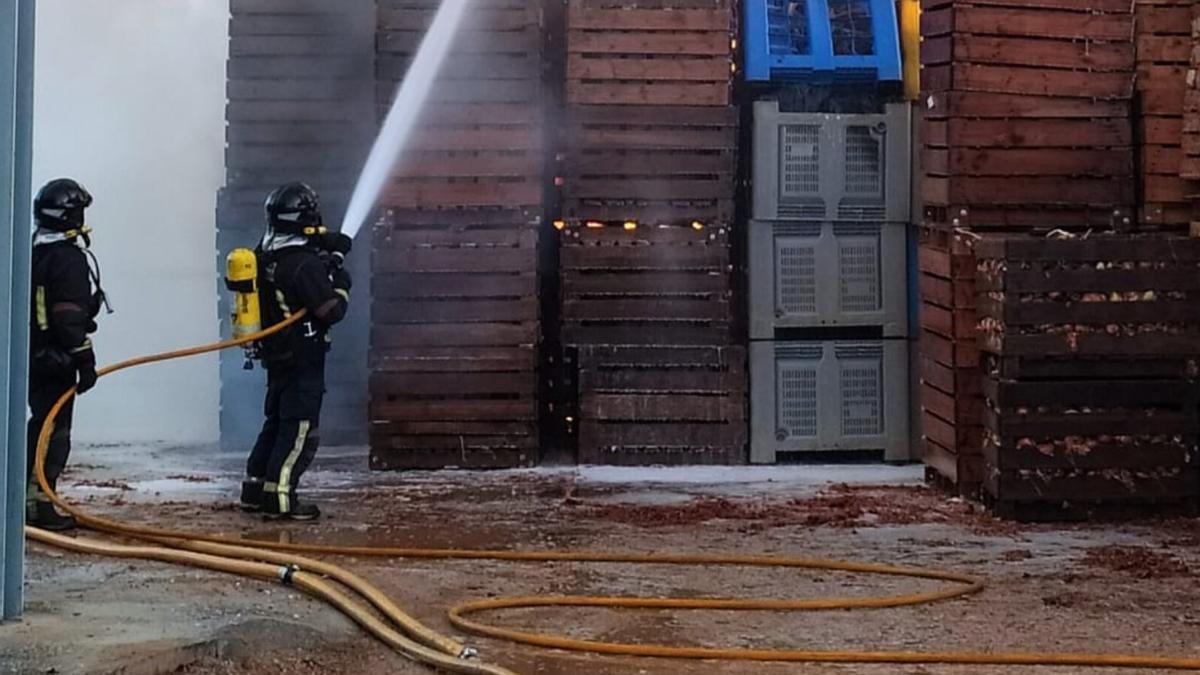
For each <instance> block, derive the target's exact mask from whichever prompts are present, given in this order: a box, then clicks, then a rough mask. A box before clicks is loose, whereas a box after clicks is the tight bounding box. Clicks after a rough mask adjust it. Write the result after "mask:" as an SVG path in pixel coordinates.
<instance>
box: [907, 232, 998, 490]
mask: <svg viewBox="0 0 1200 675" xmlns="http://www.w3.org/2000/svg"><path fill="white" fill-rule="evenodd" d="M970 242H971V240H970V238H967V237H964V236H962V235H958V234H955V233H953V232H950V231H948V230H944V229H934V228H923V229H922V231H921V241H920V244H919V249H918V256H919V262H918V267H919V278H918V286H919V288H918V291H919V294H920V303H921V306H920V315H921V332H920V339H919V347H920V364H919V368H920V371H919V374H920V393H919V404H920V406H921V429H922V431H921V434H922V439H923V450H924V461H925V464H926V466H927V467H929V470H930V471H932V472H934V473H935V474H936V476H937V477H940V479H941V480H942V481H944V482H946V483H948V484H949V485H951V486H953V489H954V490H955V491H956V492H958V493H959V494H963V495H969V496H973V495H975V494H977V493H978V491H979V487H980V485H981V483H982V479H983V475H982V456H981V454H980V446H981V443H982V433H983V428H982V408H983V397H982V393H981V388H980V372H979V367H978V365H979V350H978V347H977V346H976V339H975V323H976V322H975V290H974V272H975V262H974V257H973V253H972V251H971V248H970Z"/></svg>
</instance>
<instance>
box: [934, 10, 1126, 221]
mask: <svg viewBox="0 0 1200 675" xmlns="http://www.w3.org/2000/svg"><path fill="white" fill-rule="evenodd" d="M922 5H923V7H924V10H925V11H924V13H923V15H922V18H921V26H922V34H923V36H924V42H923V43H922V46H921V59H922V63H923V64H924V70H923V72H922V86H923V88H924V90H925V94H926V96H927V98H926V101H927V110H926V111H925V124H924V128H923V131H922V138H923V140H924V144H925V149H924V152H923V155H922V169H923V172H924V175H923V176H922V186H921V193H922V197H923V199H924V203H925V208H926V222H927V223H930V222H937V223H942V224H949V223H950V221H951V220H954V219H957V220H958V222H959V225H961V226H965V227H972V228H1017V229H1025V228H1038V229H1053V228H1060V227H1084V226H1091V225H1097V224H1099V225H1109V224H1115V225H1117V226H1119V227H1120V226H1129V225H1131V224H1132V214H1131V212H1130V209H1131V207H1132V205H1133V203H1134V186H1135V180H1134V173H1133V166H1132V160H1131V158H1132V156H1133V154H1132V151H1131V148H1132V146H1133V125H1132V118H1131V115H1130V101H1131V99H1132V97H1133V79H1134V78H1133V73H1134V45H1133V37H1134V16H1133V12H1132V9H1131V5H1130V3H1129V2H1128V1H1127V0H1078V1H1071V2H1068V1H1066V0H1050V1H1048V2H1039V3H1029V2H1021V1H1019V0H995V1H992V0H986V1H972V0H923V2H922Z"/></svg>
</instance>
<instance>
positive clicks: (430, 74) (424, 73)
mask: <svg viewBox="0 0 1200 675" xmlns="http://www.w3.org/2000/svg"><path fill="white" fill-rule="evenodd" d="M466 8H467V0H444V1H443V2H442V4H441V6H440V7H439V8H438V11H437V14H436V15H435V16H434V18H433V23H432V24H430V26H429V30H428V31H427V32H426V33H425V37H424V38H422V40H421V46H420V47H419V48H418V49H417V55H416V57H415V58H414V59H413V62H412V65H411V66H409V68H408V72H407V73H406V74H405V76H404V81H403V82H402V83H401V84H400V89H399V91H398V92H397V93H396V100H395V101H394V102H393V103H392V108H391V110H390V111H388V115H387V118H386V119H385V120H384V123H383V130H382V131H380V133H379V138H378V139H376V141H375V146H374V147H373V148H371V154H370V156H369V157H367V164H366V166H364V167H363V170H362V174H361V175H360V176H359V179H358V184H357V185H356V186H355V187H354V193H353V194H352V196H351V197H350V207H349V208H348V209H347V210H346V217H345V219H344V220H343V221H342V232H343V233H344V234H347V235H349V236H351V237H353V236H355V235H357V234H358V231H359V229H360V228H362V226H363V224H364V223H365V222H366V221H367V219H368V218H369V217H370V215H371V211H373V210H374V208H375V203H376V202H378V201H379V195H380V194H381V193H382V192H383V189H384V187H385V186H386V185H387V182H388V178H389V177H390V176H391V173H392V170H393V169H394V168H395V165H396V161H397V160H398V159H399V157H400V151H401V150H402V149H403V148H404V144H405V142H407V140H408V136H409V134H411V133H412V130H413V127H414V126H415V125H416V122H417V118H418V117H419V115H420V113H421V107H422V106H423V105H424V103H425V99H426V98H428V97H429V92H430V90H431V89H432V88H433V81H434V78H435V77H436V76H437V72H438V70H439V69H440V68H441V66H442V62H443V61H445V59H446V55H447V54H449V52H450V46H451V45H452V44H453V42H454V39H453V38H454V35H455V34H456V33H457V31H458V24H459V23H460V22H461V21H462V18H463V16H464V15H465V14H466Z"/></svg>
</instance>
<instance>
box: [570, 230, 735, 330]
mask: <svg viewBox="0 0 1200 675" xmlns="http://www.w3.org/2000/svg"><path fill="white" fill-rule="evenodd" d="M559 255H560V269H561V274H562V279H561V282H562V302H563V304H562V341H563V344H566V345H676V346H678V345H716V346H728V345H729V344H731V340H732V339H733V335H732V322H733V310H732V309H731V307H730V301H731V297H730V296H731V290H730V268H729V265H730V258H729V241H728V232H727V231H726V230H725V229H724V228H718V227H705V228H702V229H699V230H696V229H693V228H683V227H669V228H659V227H648V226H642V227H638V228H637V229H636V230H634V231H627V230H625V229H623V228H621V227H602V228H592V227H570V228H568V229H567V230H565V231H564V232H563V237H562V247H561V250H560V252H559Z"/></svg>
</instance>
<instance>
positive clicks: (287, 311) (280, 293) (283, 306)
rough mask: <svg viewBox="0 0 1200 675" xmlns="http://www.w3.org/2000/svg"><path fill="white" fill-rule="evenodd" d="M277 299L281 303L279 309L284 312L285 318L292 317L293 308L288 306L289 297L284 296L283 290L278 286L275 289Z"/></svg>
mask: <svg viewBox="0 0 1200 675" xmlns="http://www.w3.org/2000/svg"><path fill="white" fill-rule="evenodd" d="M275 301H276V302H278V303H279V309H280V310H281V311H282V312H283V318H285V319H288V318H291V316H292V308H291V307H288V304H287V298H285V297H283V291H281V290H279V289H278V288H277V289H275Z"/></svg>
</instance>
